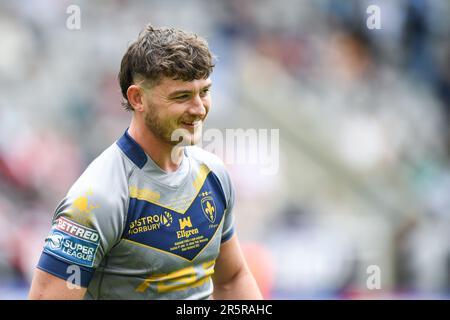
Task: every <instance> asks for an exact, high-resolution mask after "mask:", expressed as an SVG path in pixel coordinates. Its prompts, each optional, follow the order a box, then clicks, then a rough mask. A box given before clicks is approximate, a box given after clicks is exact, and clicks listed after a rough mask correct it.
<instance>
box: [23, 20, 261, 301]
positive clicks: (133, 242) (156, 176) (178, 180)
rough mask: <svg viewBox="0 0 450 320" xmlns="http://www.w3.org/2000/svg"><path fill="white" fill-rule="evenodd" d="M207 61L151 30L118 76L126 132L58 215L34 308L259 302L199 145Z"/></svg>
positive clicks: (217, 176)
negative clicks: (54, 303)
mask: <svg viewBox="0 0 450 320" xmlns="http://www.w3.org/2000/svg"><path fill="white" fill-rule="evenodd" d="M213 66H214V65H213V63H212V55H211V52H210V51H209V48H208V45H207V43H206V41H205V40H204V39H202V38H200V37H199V36H197V35H195V34H192V33H187V32H184V31H182V30H178V29H174V28H155V27H152V26H147V27H146V28H145V29H144V30H143V31H142V32H141V33H140V35H139V37H138V39H137V40H136V41H135V42H133V43H132V44H131V45H130V46H129V48H128V50H127V52H126V53H125V55H124V57H123V59H122V63H121V69H120V73H119V80H120V86H121V90H122V94H123V97H124V107H125V109H127V110H130V111H131V112H132V119H131V124H130V126H129V128H128V129H127V130H126V131H125V133H124V134H123V136H122V137H120V138H119V139H118V140H117V141H116V142H115V143H114V144H113V145H111V146H110V147H109V148H108V149H106V150H105V151H104V152H103V153H102V154H101V155H100V156H99V157H97V158H96V159H95V160H94V161H93V162H92V163H91V164H90V165H89V167H88V168H87V169H86V171H85V172H84V173H83V174H82V175H81V176H80V178H79V179H78V180H77V181H76V182H75V184H74V185H73V186H72V188H71V189H70V190H69V192H68V193H67V195H66V197H65V198H64V199H63V200H62V201H61V203H60V204H59V205H58V207H57V208H56V211H55V214H54V217H53V224H52V228H51V230H50V233H49V236H48V237H47V239H46V242H45V245H44V249H43V252H42V255H41V258H40V260H39V263H38V266H37V269H36V272H35V275H34V278H33V282H32V285H31V289H30V293H29V297H30V298H31V299H82V298H85V299H208V298H210V297H213V298H215V299H260V298H261V293H260V291H259V289H258V287H257V285H256V282H255V280H254V277H253V276H252V274H251V273H250V271H249V269H248V267H247V264H246V262H245V260H244V258H243V255H242V252H241V249H240V246H239V242H238V240H237V236H236V234H235V231H234V228H233V213H232V211H233V205H234V189H233V186H232V183H231V180H230V177H229V175H228V173H227V172H226V170H225V168H224V165H223V163H222V162H221V161H220V159H219V158H217V157H216V156H214V155H213V154H210V153H208V152H206V151H204V150H202V149H200V148H198V147H196V146H193V145H194V144H195V143H196V142H197V141H198V140H199V139H200V137H201V126H202V123H203V121H204V120H205V118H206V116H207V114H208V112H209V109H210V106H211V97H210V93H209V89H210V86H211V80H210V79H209V76H210V74H211V72H212V69H213Z"/></svg>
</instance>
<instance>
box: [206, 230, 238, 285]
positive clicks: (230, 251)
mask: <svg viewBox="0 0 450 320" xmlns="http://www.w3.org/2000/svg"><path fill="white" fill-rule="evenodd" d="M245 266H246V265H245V260H244V256H243V254H242V251H241V247H240V245H239V241H238V238H237V236H236V234H233V236H232V237H231V238H230V239H229V240H228V241H226V242H224V243H223V244H222V245H221V246H220V253H219V256H218V257H217V260H216V265H215V267H214V275H213V277H212V278H213V281H214V285H222V284H226V283H228V282H230V281H232V280H233V278H234V277H235V276H236V275H237V274H238V273H239V271H241V270H242V268H245Z"/></svg>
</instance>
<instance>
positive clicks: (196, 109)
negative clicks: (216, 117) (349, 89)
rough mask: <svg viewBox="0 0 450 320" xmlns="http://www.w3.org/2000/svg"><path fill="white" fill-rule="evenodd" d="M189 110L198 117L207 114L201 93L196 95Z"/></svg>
mask: <svg viewBox="0 0 450 320" xmlns="http://www.w3.org/2000/svg"><path fill="white" fill-rule="evenodd" d="M188 112H189V113H190V114H191V115H195V116H198V117H204V116H205V115H206V107H205V104H204V101H203V100H202V98H201V97H200V96H199V95H196V96H195V97H194V99H193V101H192V104H191V106H190V108H189V110H188Z"/></svg>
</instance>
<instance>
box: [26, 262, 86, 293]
mask: <svg viewBox="0 0 450 320" xmlns="http://www.w3.org/2000/svg"><path fill="white" fill-rule="evenodd" d="M73 286H74V285H72V288H71V287H69V285H68V283H67V282H66V280H63V279H61V278H58V277H56V276H54V275H52V274H50V273H47V272H45V271H42V270H40V269H36V271H35V273H34V277H33V281H32V282H31V288H30V292H29V294H28V298H29V299H30V300H81V299H83V297H84V294H85V293H86V288H82V287H76V288H74V287H73Z"/></svg>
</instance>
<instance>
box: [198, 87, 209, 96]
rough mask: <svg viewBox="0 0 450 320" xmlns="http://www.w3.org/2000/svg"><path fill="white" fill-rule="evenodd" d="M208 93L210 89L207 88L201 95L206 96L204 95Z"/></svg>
mask: <svg viewBox="0 0 450 320" xmlns="http://www.w3.org/2000/svg"><path fill="white" fill-rule="evenodd" d="M208 93H209V89H205V90H203V91H202V92H201V93H200V95H201V96H202V97H204V96H206V95H207V94H208Z"/></svg>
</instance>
